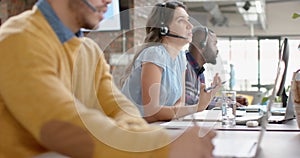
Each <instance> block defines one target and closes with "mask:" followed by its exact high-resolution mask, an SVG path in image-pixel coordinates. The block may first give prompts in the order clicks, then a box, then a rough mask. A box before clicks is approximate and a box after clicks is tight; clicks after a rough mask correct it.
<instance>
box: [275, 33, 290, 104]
mask: <svg viewBox="0 0 300 158" xmlns="http://www.w3.org/2000/svg"><path fill="white" fill-rule="evenodd" d="M279 60H281V61H283V63H284V70H283V75H282V78H281V82H280V85H279V88H278V91H277V96H281V101H282V106H283V107H286V105H287V95H286V92H285V87H284V85H285V80H286V75H287V69H288V65H289V64H288V63H289V43H288V39H287V38H284V40H283V42H282V44H281V46H280V49H279Z"/></svg>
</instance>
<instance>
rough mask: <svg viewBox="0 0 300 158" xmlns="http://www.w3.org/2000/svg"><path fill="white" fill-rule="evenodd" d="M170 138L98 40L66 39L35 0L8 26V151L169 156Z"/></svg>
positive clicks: (1, 156) (3, 47) (4, 41)
mask: <svg viewBox="0 0 300 158" xmlns="http://www.w3.org/2000/svg"><path fill="white" fill-rule="evenodd" d="M169 140H170V139H169V137H168V136H167V134H166V133H165V131H164V130H162V129H161V128H158V127H153V126H150V125H148V124H147V123H146V122H145V121H144V120H143V119H142V118H141V117H140V114H139V112H138V110H137V109H136V107H135V106H134V105H133V104H132V103H131V102H129V101H128V100H127V99H126V98H125V97H124V96H123V95H122V94H121V93H120V92H119V90H118V89H117V88H115V85H114V84H113V81H112V78H111V75H110V73H109V66H108V64H107V63H106V61H105V59H104V55H103V53H102V51H101V50H100V49H99V47H98V46H97V44H96V43H94V42H93V41H92V40H90V39H88V38H77V37H74V38H72V39H71V40H69V41H67V42H65V43H64V44H61V43H60V41H59V39H58V38H57V36H56V34H55V33H54V31H53V30H52V28H51V27H50V25H49V24H48V23H47V21H46V20H45V18H44V17H43V15H42V14H41V12H40V11H39V10H38V9H37V8H36V7H34V8H33V9H32V10H30V11H27V12H24V13H22V14H20V15H18V16H16V17H13V18H11V19H10V20H8V21H6V22H5V23H4V24H3V26H2V27H1V29H0V158H21V157H32V156H35V155H38V154H42V153H45V152H49V151H55V152H59V153H62V154H65V155H68V156H70V157H83V158H90V157H95V158H100V157H101V158H105V157H114V158H115V157H122V158H126V157H167V155H168V150H169V149H168V145H167V144H168V143H169Z"/></svg>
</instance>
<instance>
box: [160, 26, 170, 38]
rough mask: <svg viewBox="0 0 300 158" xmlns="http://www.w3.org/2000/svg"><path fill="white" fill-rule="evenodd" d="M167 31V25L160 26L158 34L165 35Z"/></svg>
mask: <svg viewBox="0 0 300 158" xmlns="http://www.w3.org/2000/svg"><path fill="white" fill-rule="evenodd" d="M168 33H169V29H168V27H167V26H161V27H160V35H162V36H166V35H167V34H168Z"/></svg>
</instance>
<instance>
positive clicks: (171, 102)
mask: <svg viewBox="0 0 300 158" xmlns="http://www.w3.org/2000/svg"><path fill="white" fill-rule="evenodd" d="M192 29H193V25H192V24H191V23H190V21H189V15H188V13H187V12H186V7H185V6H184V5H183V4H182V3H181V2H178V1H171V2H166V3H158V4H157V5H155V7H154V8H153V9H152V12H151V14H150V16H149V17H148V21H147V24H146V38H145V40H144V44H143V45H142V46H141V48H140V49H139V51H138V52H137V54H136V55H135V57H134V59H133V62H132V63H131V65H129V67H128V68H127V71H126V74H125V77H123V79H124V82H123V86H122V92H123V93H124V94H125V95H126V96H127V97H128V98H129V99H130V100H132V101H133V102H134V103H135V104H136V106H138V108H139V110H140V112H141V113H142V115H143V117H144V118H145V119H146V120H147V121H148V122H155V121H162V120H171V119H174V118H178V117H182V116H185V115H188V114H191V113H194V112H198V111H202V110H204V109H205V108H206V107H207V105H208V103H209V102H210V100H211V97H212V96H211V95H212V92H203V93H202V94H201V96H200V99H199V100H200V101H199V103H197V104H194V105H191V106H185V70H186V64H187V63H186V57H185V52H184V51H182V48H183V46H184V45H186V44H188V43H189V42H191V41H192ZM204 88H205V86H204V85H203V86H202V87H201V90H202V91H203V90H204Z"/></svg>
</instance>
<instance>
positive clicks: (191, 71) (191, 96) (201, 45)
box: [185, 26, 248, 109]
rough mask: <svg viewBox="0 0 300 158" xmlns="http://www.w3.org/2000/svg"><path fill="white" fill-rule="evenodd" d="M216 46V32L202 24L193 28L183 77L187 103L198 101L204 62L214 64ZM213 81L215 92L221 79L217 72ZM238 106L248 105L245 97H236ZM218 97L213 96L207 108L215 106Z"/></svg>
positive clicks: (215, 61)
mask: <svg viewBox="0 0 300 158" xmlns="http://www.w3.org/2000/svg"><path fill="white" fill-rule="evenodd" d="M217 56H218V48H217V36H216V34H215V33H214V32H213V31H212V30H210V29H208V28H207V27H204V26H196V27H194V28H193V39H192V42H191V43H190V45H189V50H188V51H187V52H186V58H187V61H188V63H187V69H186V78H185V80H186V81H185V83H186V84H185V87H186V90H185V93H186V95H185V98H186V99H185V101H186V104H187V105H193V104H196V103H198V102H199V95H201V92H200V90H201V89H200V87H201V85H203V84H204V83H205V76H204V74H203V72H204V71H205V69H204V67H203V66H204V64H205V63H210V64H213V65H215V64H216V63H217ZM214 83H218V86H217V87H216V88H215V89H214V91H215V92H216V91H217V90H218V89H219V88H220V87H221V79H220V77H219V75H218V74H216V75H215V76H214ZM236 99H237V102H238V106H241V105H248V101H247V99H246V98H244V97H241V96H237V97H236ZM217 100H218V97H215V98H214V99H213V100H212V101H211V103H210V104H209V105H208V109H211V108H213V107H215V104H216V101H217Z"/></svg>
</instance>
